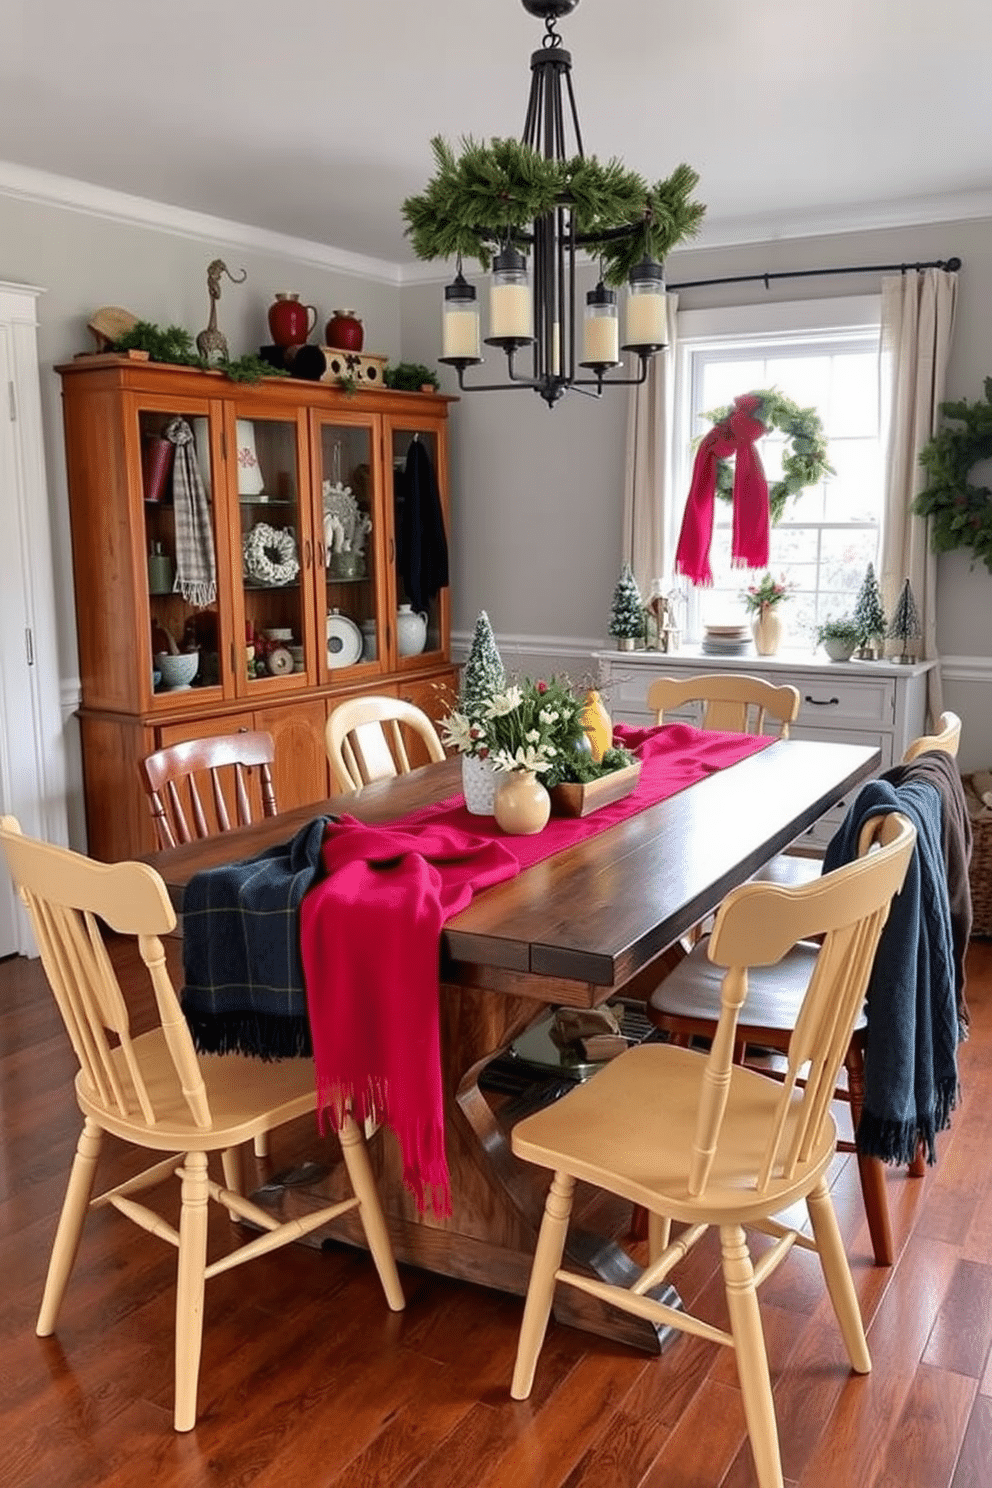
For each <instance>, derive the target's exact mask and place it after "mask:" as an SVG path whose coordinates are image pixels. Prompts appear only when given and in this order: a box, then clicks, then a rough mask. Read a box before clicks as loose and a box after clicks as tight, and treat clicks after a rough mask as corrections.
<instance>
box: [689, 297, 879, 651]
mask: <svg viewBox="0 0 992 1488" xmlns="http://www.w3.org/2000/svg"><path fill="white" fill-rule="evenodd" d="M879 314H880V304H879V299H878V297H877V296H859V297H858V298H856V299H834V300H825V301H806V302H804V303H797V304H773V305H759V306H742V307H737V308H734V309H725V310H721V311H716V310H707V311H686V312H681V313H680V315H679V352H678V368H677V374H676V409H675V449H674V454H675V462H674V473H675V490H676V491H677V492H680V493H682V499H681V500H679V501H676V502H675V503H673V510H672V511H671V513H670V516H671V519H672V530H671V533H670V542H671V549H670V550H671V551H672V552H674V550H675V544H676V542H677V539H678V532H679V528H680V525H681V521H682V511H683V508H684V505H685V500H684V498H685V495H687V494H688V491H689V485H690V482H691V477H692V464H693V460H694V458H695V446H696V445H697V444H698V441H699V439H700V437H701V436H702V435H704V434H706V433H707V432H708V430H709V429H710V428H711V427H712V420H711V419H708V418H707V417H705V415H706V414H708V413H711V412H712V411H713V410H714V409H718V408H723V407H726V406H727V405H729V404H731V403H732V402H733V400H734V398H735V397H737V396H739V395H740V394H742V393H747V392H750V391H752V390H756V389H765V388H777V389H778V390H779V391H780V392H781V393H783V394H784V395H785V396H786V397H787V398H790V399H792V401H793V402H795V403H798V404H799V405H800V407H803V408H809V407H812V408H814V409H815V410H816V411H817V413H818V414H819V416H820V419H821V421H822V423H823V427H824V432H825V434H826V438H827V459H828V462H829V464H830V466H831V467H832V470H833V474H831V475H827V476H825V477H824V479H823V480H822V481H821V482H820V484H819V485H817V486H814V487H806V488H805V489H804V490H803V491H802V492H800V493H799V495H798V496H795V497H791V498H790V499H789V502H788V504H787V506H786V509H785V512H784V514H783V516H782V518H781V520H780V521H779V522H778V523H777V524H775V525H774V526H773V527H772V529H771V542H770V551H769V563H768V567H769V569H770V570H771V572H772V573H773V574H774V575H775V576H776V577H778V576H779V575H784V577H785V579H786V581H787V583H788V584H789V586H790V593H789V599H788V602H787V603H785V604H784V605H783V606H782V607H781V608H780V610H779V614H780V616H781V618H782V620H783V623H784V625H785V630H786V645H789V646H796V647H807V646H808V647H810V648H812V647H813V646H814V645H815V632H816V627H817V626H818V625H820V624H822V623H823V621H824V620H826V619H828V618H832V617H839V616H841V615H846V614H849V613H850V612H851V610H852V608H853V605H854V601H855V599H856V597H857V593H858V590H859V589H860V587H861V582H862V580H863V578H864V574H865V569H866V567H867V565H868V564H869V563H873V564H874V565H875V568H876V572H877V570H878V558H879V553H880V545H881V518H882V507H883V492H882V449H881V439H880V427H879V401H880V400H879V356H878V340H879ZM757 449H758V452H759V454H760V456H761V461H762V464H763V466H764V469H765V474H766V476H767V478H768V482H769V485H771V484H772V482H773V481H775V480H777V479H779V477H780V475H781V469H782V466H781V462H782V457H783V453H786V452H787V451H786V449H785V436H784V435H782V434H781V433H779V432H778V431H776V430H773V431H772V432H771V433H769V434H768V435H766V436H765V437H764V438H763V439H761V440H760V441H759V442H758V445H757ZM715 505H716V509H715V516H714V523H713V543H712V547H711V551H710V562H711V566H712V570H713V579H714V582H713V587H712V588H711V589H710V588H707V589H697V588H692V587H691V586H688V587H689V594H688V603H687V614H686V638H687V639H689V640H693V639H699V637H700V636H701V635H702V631H703V627H704V625H705V624H707V623H710V624H715V623H718V622H724V623H725V622H727V621H728V620H729V621H736V620H741V619H743V617H744V612H743V607H742V603H741V595H742V593H743V591H744V589H745V588H746V586H747V584H748V583H752V582H754V581H755V579H756V578H757V575H756V574H754V573H753V572H751V571H749V570H747V569H743V570H742V569H736V568H732V567H731V563H730V534H731V521H732V508H731V505H730V503H729V502H726V501H723V500H720V499H717V501H716V504H715Z"/></svg>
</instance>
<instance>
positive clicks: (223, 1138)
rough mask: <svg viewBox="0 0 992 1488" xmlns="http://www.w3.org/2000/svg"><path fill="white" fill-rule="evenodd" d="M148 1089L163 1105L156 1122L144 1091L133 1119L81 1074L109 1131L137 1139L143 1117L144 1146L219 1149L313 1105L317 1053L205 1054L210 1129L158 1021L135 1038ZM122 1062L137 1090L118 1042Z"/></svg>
mask: <svg viewBox="0 0 992 1488" xmlns="http://www.w3.org/2000/svg"><path fill="white" fill-rule="evenodd" d="M132 1048H133V1050H134V1053H135V1057H136V1058H137V1060H138V1062H139V1064H140V1067H141V1071H142V1074H143V1075H144V1078H145V1083H146V1085H147V1087H148V1093H149V1095H150V1097H151V1099H152V1102H153V1104H154V1107H155V1114H156V1121H155V1124H154V1126H153V1127H151V1128H149V1127H147V1126H146V1125H145V1123H144V1121H143V1120H142V1118H141V1116H140V1108H139V1106H138V1102H137V1099H136V1098H134V1099H133V1100H132V1104H133V1110H134V1117H135V1120H134V1121H133V1122H131V1121H129V1120H127V1119H126V1118H124V1117H122V1116H121V1115H120V1113H119V1112H118V1111H116V1110H114V1109H113V1108H111V1107H108V1106H107V1105H106V1103H105V1102H103V1101H102V1100H100V1098H99V1096H98V1095H97V1093H96V1092H95V1091H94V1089H93V1088H92V1086H90V1085H89V1084H87V1082H86V1077H85V1075H84V1074H83V1072H82V1071H80V1072H79V1073H78V1074H77V1075H76V1096H77V1098H78V1101H79V1105H80V1109H81V1110H82V1111H83V1112H84V1114H85V1115H87V1116H91V1117H92V1118H93V1120H94V1121H95V1122H97V1124H98V1125H99V1126H101V1127H102V1128H103V1130H104V1131H108V1132H112V1133H113V1134H114V1135H115V1136H118V1137H121V1138H123V1140H125V1141H134V1140H135V1127H136V1126H138V1125H140V1126H141V1129H142V1132H141V1143H142V1146H145V1147H151V1148H158V1149H160V1150H161V1151H163V1152H179V1151H181V1152H216V1151H222V1150H223V1149H224V1148H226V1147H235V1146H238V1145H239V1144H240V1143H242V1142H246V1141H249V1140H251V1139H252V1138H253V1137H254V1136H255V1135H256V1134H257V1133H259V1132H264V1131H269V1130H271V1129H272V1128H273V1127H276V1126H280V1125H281V1124H282V1123H283V1122H286V1121H291V1120H293V1119H294V1118H295V1117H297V1116H303V1115H305V1114H306V1113H307V1111H312V1110H313V1109H314V1106H315V1104H316V1093H315V1087H314V1073H313V1061H312V1060H310V1059H270V1060H265V1059H250V1058H247V1057H246V1056H244V1055H241V1054H204V1055H201V1056H200V1059H199V1066H200V1071H201V1074H202V1076H203V1082H204V1085H205V1087H206V1093H207V1100H208V1102H209V1105H210V1113H211V1116H212V1118H213V1119H212V1124H211V1127H210V1129H209V1130H206V1131H205V1130H204V1129H203V1128H201V1127H198V1126H197V1125H196V1124H195V1122H194V1121H193V1118H192V1115H191V1113H190V1109H189V1105H188V1103H187V1101H186V1099H185V1097H184V1096H183V1093H182V1090H181V1089H180V1085H179V1080H178V1078H177V1075H176V1069H175V1064H174V1062H173V1059H172V1055H171V1054H170V1052H169V1048H168V1045H167V1043H166V1038H165V1033H164V1030H163V1029H161V1028H154V1029H152V1030H151V1031H150V1032H149V1033H143V1034H141V1035H140V1036H139V1037H138V1038H136V1039H134V1040H133V1044H132ZM113 1057H114V1065H115V1068H116V1071H117V1076H118V1079H119V1081H120V1083H121V1086H122V1088H123V1089H125V1090H130V1091H133V1088H134V1087H133V1084H132V1081H131V1078H130V1076H129V1074H128V1071H127V1066H126V1064H125V1061H124V1055H123V1051H122V1050H121V1049H119V1048H118V1049H115V1050H114V1055H113Z"/></svg>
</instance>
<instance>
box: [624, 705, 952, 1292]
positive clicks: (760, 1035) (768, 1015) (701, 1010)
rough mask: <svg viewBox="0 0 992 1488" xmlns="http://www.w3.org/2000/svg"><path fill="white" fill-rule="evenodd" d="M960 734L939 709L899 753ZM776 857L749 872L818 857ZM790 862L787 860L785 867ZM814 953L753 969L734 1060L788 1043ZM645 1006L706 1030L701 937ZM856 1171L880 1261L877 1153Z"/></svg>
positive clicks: (853, 1071) (783, 1048) (911, 753)
mask: <svg viewBox="0 0 992 1488" xmlns="http://www.w3.org/2000/svg"><path fill="white" fill-rule="evenodd" d="M960 738H961V720H960V718H958V717H957V715H956V714H954V713H944V714H942V715H941V717H940V720H939V722H938V725H937V733H935V734H928V735H926V736H924V737H923V738H920V739H914V741H913V742H912V743H911V744H910V745H909V746H908V748H907V750H906V752H905V754H904V755H903V763H904V764H908V763H909V761H910V760H914V759H915V758H916V757H917V755H920V754H923V753H925V752H926V751H927V750H929V749H939V750H944V751H945V752H946V753H947V754H951V755H956V754H957V749H958V744H959V741H960ZM781 863H782V859H781V857H779V858H774V859H773V860H772V863H771V864H769V865H767V868H766V869H764V870H762V872H761V873H760V874H758V875H756V877H757V878H759V879H765V878H768V879H769V880H771V881H774V882H784V881H788V882H789V883H791V884H793V885H794V884H795V883H796V882H798V881H799V874H800V873H801V872H803V871H804V870H805V873H806V881H809V880H811V879H815V878H817V877H818V876H819V874H820V870H821V867H822V864H821V862H820V859H819V858H790V859H787V860H786V865H787V866H786V872H788V873H789V875H790V876H789V878H788V880H786V879H785V878H784V877H781V878H780V877H776V876H775V874H776V870H777V869H778V866H779V865H780V864H781ZM790 864H791V865H794V868H792V869H790V868H789V867H788V865H790ZM815 956H816V951H815V948H814V947H810V946H807V947H802V946H796V947H794V948H793V950H792V951H791V952H790V953H789V955H788V956H786V957H785V958H784V959H783V960H782V961H781V962H779V964H778V965H777V966H769V967H762V968H760V969H759V970H757V971H755V972H754V974H753V975H752V978H751V995H750V997H749V998H748V1002H747V1005H746V1007H744V1008H743V1009H742V1011H741V1015H740V1018H739V1019H738V1023H737V1049H736V1052H735V1058H736V1059H737V1060H738V1061H739V1062H741V1063H747V1061H748V1059H749V1058H750V1057H751V1055H752V1051H757V1057H758V1059H759V1061H764V1060H765V1059H766V1057H767V1051H768V1050H769V1049H772V1050H777V1051H778V1052H780V1053H783V1054H784V1053H786V1052H787V1051H788V1048H789V1040H790V1039H791V1037H792V1030H793V1029H794V1028H795V1026H796V1019H797V1018H798V1016H799V1009H800V1007H801V1005H802V999H803V994H804V992H805V989H806V985H807V983H808V981H809V977H810V973H811V970H812V966H813V962H814V960H815ZM646 1011H647V1014H648V1017H649V1018H650V1019H651V1021H652V1023H653V1024H654V1025H655V1027H656V1028H660V1029H661V1030H662V1031H663V1032H664V1033H667V1034H668V1035H669V1037H670V1038H672V1039H675V1040H678V1041H680V1042H682V1043H687V1042H688V1041H689V1040H690V1039H692V1038H703V1039H709V1038H712V1037H713V1035H714V1033H715V1032H716V1026H717V1019H718V1018H719V1016H720V978H719V975H718V973H717V971H716V969H715V968H714V966H713V965H712V964H711V963H710V962H709V961H708V960H707V956H706V945H705V942H702V943H700V944H698V945H696V946H695V947H694V948H693V949H692V951H691V952H690V953H689V955H688V956H687V957H686V959H685V960H684V961H683V962H682V963H681V964H680V965H679V966H677V967H676V968H675V969H674V971H673V972H672V973H671V974H670V975H669V976H666V977H665V979H664V981H662V982H660V983H659V985H658V986H657V987H656V988H655V990H654V991H653V992H652V994H651V996H650V998H649V999H648V1003H647V1008H646ZM866 1028H867V1020H866V1019H865V1017H864V1016H863V1015H862V1016H861V1017H859V1018H858V1020H857V1022H856V1023H855V1026H854V1028H853V1030H852V1032H851V1039H850V1043H849V1046H848V1049H847V1051H846V1053H845V1055H844V1066H845V1070H846V1074H847V1082H846V1087H845V1088H843V1089H841V1090H839V1091H838V1092H837V1094H838V1097H839V1098H840V1099H846V1100H847V1101H849V1103H850V1106H851V1125H852V1129H853V1130H854V1131H857V1128H858V1122H859V1120H860V1118H861V1109H862V1105H863V1103H864V1086H865V1032H866ZM838 1145H839V1146H840V1148H841V1150H842V1151H844V1152H857V1148H856V1146H855V1144H854V1142H853V1141H850V1140H847V1139H845V1140H843V1141H841V1142H840V1143H839V1144H838ZM924 1171H925V1163H924V1162H923V1161H922V1160H921V1159H917V1160H916V1161H915V1162H914V1163H913V1164H912V1165H911V1167H910V1172H911V1173H913V1174H915V1175H916V1176H922V1174H923V1172H924ZM858 1172H859V1176H860V1180H861V1192H862V1195H863V1197H864V1204H865V1213H866V1215H867V1218H868V1231H869V1234H870V1236H871V1243H872V1251H873V1254H874V1256H875V1262H876V1264H877V1265H879V1266H891V1265H892V1262H893V1261H894V1259H895V1250H894V1247H893V1243H892V1226H891V1223H890V1220H889V1206H888V1199H887V1197H886V1190H885V1169H884V1164H882V1163H881V1162H880V1161H879V1160H878V1158H875V1157H866V1156H865V1155H864V1154H863V1153H858Z"/></svg>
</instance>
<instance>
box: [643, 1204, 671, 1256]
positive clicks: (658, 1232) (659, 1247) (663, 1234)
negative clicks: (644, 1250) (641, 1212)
mask: <svg viewBox="0 0 992 1488" xmlns="http://www.w3.org/2000/svg"><path fill="white" fill-rule="evenodd" d="M671 1238H672V1221H671V1220H670V1219H669V1218H668V1215H667V1214H655V1213H654V1211H653V1210H650V1209H649V1210H648V1261H649V1262H653V1261H656V1260H657V1259H658V1257H659V1256H660V1255H661V1252H662V1251H663V1250H664V1249H665V1247H666V1245H667V1244H668V1242H669V1240H670V1239H671Z"/></svg>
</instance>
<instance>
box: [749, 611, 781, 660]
mask: <svg viewBox="0 0 992 1488" xmlns="http://www.w3.org/2000/svg"><path fill="white" fill-rule="evenodd" d="M751 634H752V635H753V636H754V649H755V650H756V651H757V653H758V655H759V656H774V655H775V652H776V651H777V650H778V648H779V646H780V644H781V641H782V621H781V619H780V618H779V616H778V614H777V613H776V611H775V609H774V608H773V606H772V605H762V606H761V609H760V610H759V611H758V613H757V614H756V615H755V617H754V620H753V621H752V623H751Z"/></svg>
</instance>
